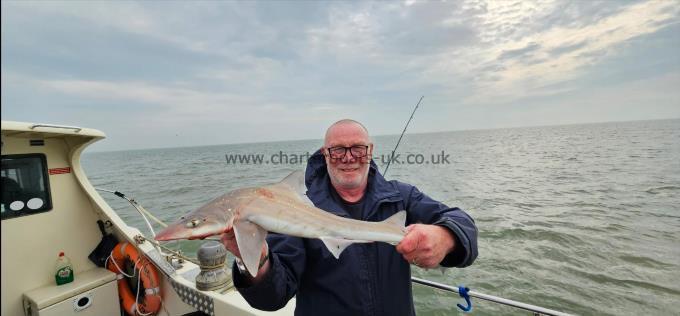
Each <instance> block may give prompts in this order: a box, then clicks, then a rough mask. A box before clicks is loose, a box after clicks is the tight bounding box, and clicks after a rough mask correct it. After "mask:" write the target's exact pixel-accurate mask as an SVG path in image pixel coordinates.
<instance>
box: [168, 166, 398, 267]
mask: <svg viewBox="0 0 680 316" xmlns="http://www.w3.org/2000/svg"><path fill="white" fill-rule="evenodd" d="M304 181H305V180H304V174H303V172H302V171H294V172H292V173H291V174H290V175H288V176H287V177H285V178H284V179H283V180H282V181H280V182H278V183H274V184H270V185H265V186H260V187H249V188H242V189H236V190H233V191H230V192H227V193H225V194H223V195H221V196H218V197H217V198H215V199H213V200H211V201H210V202H208V203H207V204H205V205H203V206H201V207H199V208H198V209H196V210H194V211H192V212H190V213H188V214H186V215H184V216H182V217H180V218H179V219H178V220H177V221H176V222H174V223H172V224H171V225H168V227H166V228H165V229H163V230H162V231H161V232H159V233H158V234H157V235H156V237H155V239H156V240H158V241H168V240H177V239H205V238H208V237H211V236H215V235H221V234H222V233H224V232H226V231H228V230H230V229H233V230H234V235H235V237H236V243H237V244H238V248H239V251H240V252H241V260H243V263H244V265H245V266H246V269H247V270H248V272H249V273H250V274H251V275H252V276H256V275H257V271H258V265H259V261H260V254H261V249H262V246H263V243H264V242H265V237H266V236H267V232H274V233H279V234H286V235H290V236H296V237H303V238H318V239H320V240H321V241H322V242H323V244H324V245H325V246H326V248H327V249H328V251H330V252H331V254H332V255H333V256H334V257H335V258H336V259H337V258H340V254H341V253H342V252H343V251H344V250H345V249H346V248H347V247H348V246H350V245H352V244H354V243H368V242H386V243H389V244H392V245H396V244H398V243H399V242H400V241H401V240H402V239H403V237H404V235H405V234H406V230H405V223H406V211H403V210H402V211H399V212H397V213H395V214H394V215H392V216H391V217H389V218H387V219H385V220H383V221H381V222H372V221H361V220H356V219H351V218H346V217H342V216H337V215H335V214H332V213H330V212H327V211H324V210H322V209H319V208H317V207H316V206H314V204H313V203H312V202H311V201H310V200H309V198H307V196H306V192H307V187H306V186H305V182H304Z"/></svg>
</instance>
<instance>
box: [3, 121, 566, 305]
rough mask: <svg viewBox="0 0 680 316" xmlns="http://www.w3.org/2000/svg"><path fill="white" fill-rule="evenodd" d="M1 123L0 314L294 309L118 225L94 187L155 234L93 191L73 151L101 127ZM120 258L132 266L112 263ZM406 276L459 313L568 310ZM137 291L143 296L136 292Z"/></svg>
mask: <svg viewBox="0 0 680 316" xmlns="http://www.w3.org/2000/svg"><path fill="white" fill-rule="evenodd" d="M1 126H2V201H1V202H2V204H1V207H2V220H1V225H2V226H1V227H0V228H1V232H2V235H1V242H2V259H1V260H2V262H1V267H2V274H1V279H0V280H1V282H2V284H1V286H2V296H1V299H2V301H1V302H0V303H1V304H0V315H26V316H53V315H54V316H56V315H60V316H63V315H77V316H85V315H121V314H122V313H123V312H124V313H126V314H128V315H133V316H136V315H144V316H150V315H173V316H174V315H184V316H205V315H210V316H213V315H293V313H294V310H295V298H293V299H291V300H290V301H289V302H288V304H287V305H286V306H285V307H284V308H282V309H280V310H278V311H275V312H266V311H260V310H257V309H254V308H252V307H250V306H249V305H248V303H247V302H246V301H245V299H244V298H243V297H242V296H241V295H240V294H239V292H238V291H236V290H234V288H233V287H232V286H229V282H226V283H225V282H218V281H219V280H217V279H212V277H215V276H216V275H222V274H223V275H226V276H227V278H226V279H227V280H231V276H230V275H229V274H230V273H231V270H230V269H229V267H228V265H224V264H225V262H224V256H223V257H220V258H221V261H219V260H218V261H219V263H220V264H215V262H217V261H213V262H208V263H205V262H195V260H192V258H186V257H184V256H183V255H182V254H181V253H178V252H176V251H173V250H172V249H168V248H166V247H163V245H161V244H159V243H157V242H156V241H155V240H154V239H153V237H154V236H145V235H144V234H143V233H142V232H141V231H140V230H139V229H138V228H136V227H132V226H130V225H128V224H126V223H125V221H123V219H121V217H120V216H119V215H118V214H117V212H115V211H114V210H113V209H112V208H111V206H110V205H109V204H107V202H106V201H105V200H104V199H103V198H102V197H101V196H100V195H99V192H101V191H108V192H110V193H114V194H116V195H118V196H119V197H122V198H124V199H126V200H128V201H129V202H130V203H131V204H132V206H133V207H134V208H135V209H137V210H138V211H139V213H140V216H142V217H143V219H144V221H145V222H146V224H147V228H149V231H150V232H151V233H152V234H155V233H154V230H153V228H152V226H151V224H150V223H149V220H148V218H147V217H150V218H152V219H155V217H154V216H153V215H152V214H151V213H149V212H148V211H146V210H145V209H144V208H143V207H141V205H139V204H138V203H137V202H136V201H134V200H132V199H129V198H127V197H126V196H125V195H124V194H122V193H120V192H117V191H109V190H104V189H97V188H95V187H93V186H92V184H91V183H90V181H89V180H88V178H87V175H86V174H85V172H84V170H83V168H82V166H81V162H80V158H81V154H82V153H83V151H84V150H85V149H86V148H87V147H88V146H90V145H91V144H92V143H95V142H97V141H100V140H102V139H104V138H105V137H106V136H105V134H104V133H103V132H101V131H99V130H96V129H90V128H81V127H75V126H64V125H54V124H37V123H29V122H15V121H2V122H1ZM217 244H218V243H216V242H212V244H209V243H204V244H203V246H202V247H201V249H199V251H198V253H199V254H200V253H201V250H203V249H209V250H208V251H207V252H206V253H209V252H210V251H212V250H211V249H214V248H215V245H217ZM219 245H220V247H221V249H222V250H221V251H222V252H223V253H224V248H223V246H221V244H219ZM204 246H206V247H204ZM218 248H219V247H218ZM218 250H219V249H218ZM61 253H64V254H65V255H66V256H68V257H69V258H70V260H71V267H72V273H73V275H74V276H75V277H74V278H73V280H72V281H71V282H69V283H65V284H61V285H57V283H58V280H57V279H58V274H57V275H55V274H56V273H55V262H56V259H57V257H58V255H60V254H61ZM219 253H220V251H217V252H214V251H213V255H215V254H217V255H219ZM199 257H200V255H199ZM218 257H219V256H213V258H208V259H213V260H214V259H215V258H218ZM126 258H127V259H128V261H130V262H128V263H129V264H130V265H131V266H132V267H133V269H132V271H128V270H126V269H125V268H123V267H121V266H123V265H125V264H124V261H125V259H126ZM132 258H135V259H134V260H129V259H132ZM199 259H200V258H199ZM118 261H120V263H116V262H118ZM134 268H136V269H134ZM216 271H217V272H219V273H216ZM126 272H127V273H126ZM206 276H207V277H206ZM128 279H129V280H131V281H132V282H131V283H132V285H130V284H129V283H128V282H127V281H128ZM135 280H136V281H137V282H136V286H135ZM206 280H207V281H206ZM198 281H200V282H198ZM412 281H413V282H414V283H416V284H420V285H425V286H428V287H431V288H436V289H440V290H444V291H449V292H454V293H457V294H460V296H461V297H463V298H464V299H465V300H466V305H467V306H463V305H460V304H458V306H459V307H460V308H461V309H462V310H464V311H469V310H470V308H471V302H470V298H471V297H475V298H479V299H483V300H487V301H491V302H495V303H499V304H503V305H507V306H512V307H515V308H518V309H523V310H526V311H530V312H533V313H534V315H569V314H567V313H563V312H559V311H554V310H550V309H547V308H542V307H539V306H535V305H531V304H526V303H522V302H517V301H512V300H509V299H505V298H501V297H496V296H492V295H488V294H483V293H478V292H475V291H471V290H469V289H468V288H466V287H463V286H461V287H458V288H456V287H452V286H447V285H444V284H439V283H436V282H432V281H428V280H423V279H419V278H412ZM141 288H144V289H143V290H141V294H142V296H144V299H139V298H138V297H140V295H139V294H140V289H141ZM132 289H135V290H136V292H135V291H133V290H132ZM155 299H157V301H156V300H155ZM452 302H453V301H452ZM156 303H157V304H156ZM452 308H454V309H455V307H453V306H452Z"/></svg>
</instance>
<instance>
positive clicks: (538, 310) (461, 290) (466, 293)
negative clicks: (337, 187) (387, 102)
mask: <svg viewBox="0 0 680 316" xmlns="http://www.w3.org/2000/svg"><path fill="white" fill-rule="evenodd" d="M424 97H425V96H421V97H420V100H418V103H417V104H416V106H415V108H414V109H413V112H411V117H409V118H408V121H407V122H406V126H404V130H403V131H402V132H401V135H399V140H397V144H396V145H395V146H394V150H392V154H391V155H390V160H388V161H387V166H385V170H384V171H383V173H382V174H383V177H385V176H386V175H387V170H389V168H390V163H392V160H394V154H395V153H396V152H397V148H398V147H399V144H400V143H401V139H402V137H404V134H405V133H406V129H407V128H408V125H409V124H410V123H411V120H412V119H413V115H414V114H415V113H416V111H417V110H418V107H419V106H420V102H421V101H423V98H424ZM411 282H413V283H417V284H420V285H425V286H429V287H431V288H435V289H439V290H443V291H449V292H453V293H458V295H460V296H461V297H462V298H464V299H465V302H466V304H467V306H463V305H461V304H457V305H458V307H459V308H460V309H461V310H463V311H464V312H469V311H470V310H472V302H471V301H470V297H476V298H479V299H483V300H487V301H490V302H494V303H499V304H503V305H507V306H512V307H516V308H520V309H524V310H527V311H530V312H533V313H534V315H554V316H569V315H570V314H567V313H563V312H558V311H554V310H551V309H547V308H543V307H540V306H536V305H531V304H526V303H522V302H517V301H513V300H509V299H506V298H502V297H497V296H493V295H488V294H483V293H479V292H475V291H470V289H469V288H467V287H464V286H459V287H457V288H456V287H453V286H450V285H446V284H442V283H437V282H433V281H429V280H425V279H420V278H416V277H411Z"/></svg>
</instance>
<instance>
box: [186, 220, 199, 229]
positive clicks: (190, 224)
mask: <svg viewBox="0 0 680 316" xmlns="http://www.w3.org/2000/svg"><path fill="white" fill-rule="evenodd" d="M200 223H201V221H200V220H199V219H196V218H194V219H192V220H191V221H189V222H187V227H188V228H194V227H196V226H198V225H199V224H200Z"/></svg>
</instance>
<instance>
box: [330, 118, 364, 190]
mask: <svg viewBox="0 0 680 316" xmlns="http://www.w3.org/2000/svg"><path fill="white" fill-rule="evenodd" d="M321 150H322V152H323V154H324V157H325V159H326V167H327V170H328V175H329V176H330V179H331V184H333V187H335V189H336V190H338V192H340V194H341V195H342V192H346V191H352V190H354V191H356V190H362V194H363V190H365V189H366V185H367V182H368V170H369V166H370V162H371V157H372V155H373V144H372V143H371V139H370V138H369V137H368V130H366V127H364V126H363V125H362V124H361V123H359V122H357V121H355V120H350V119H344V120H340V121H337V122H335V123H333V125H331V126H330V127H329V128H328V130H327V131H326V137H325V139H324V147H323V148H321ZM331 151H333V152H334V153H335V154H334V157H331ZM338 152H339V153H340V155H341V157H337V153H338ZM343 152H344V154H342V153H343Z"/></svg>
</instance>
